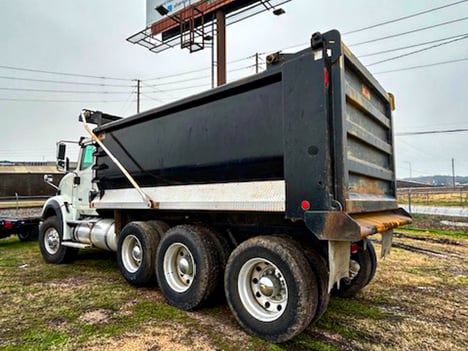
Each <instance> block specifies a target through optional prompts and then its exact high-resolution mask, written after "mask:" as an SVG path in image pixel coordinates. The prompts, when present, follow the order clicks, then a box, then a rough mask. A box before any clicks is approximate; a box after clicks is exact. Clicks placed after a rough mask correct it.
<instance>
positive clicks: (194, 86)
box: [147, 84, 208, 94]
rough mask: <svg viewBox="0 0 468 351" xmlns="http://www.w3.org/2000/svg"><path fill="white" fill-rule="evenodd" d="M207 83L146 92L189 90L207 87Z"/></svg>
mask: <svg viewBox="0 0 468 351" xmlns="http://www.w3.org/2000/svg"><path fill="white" fill-rule="evenodd" d="M207 86H208V84H203V85H191V86H187V87H180V88H171V89H165V90H154V91H148V92H147V93H148V94H154V93H166V92H170V91H180V90H189V89H195V88H203V87H205V88H206V87H207Z"/></svg>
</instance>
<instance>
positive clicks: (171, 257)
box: [163, 243, 197, 293]
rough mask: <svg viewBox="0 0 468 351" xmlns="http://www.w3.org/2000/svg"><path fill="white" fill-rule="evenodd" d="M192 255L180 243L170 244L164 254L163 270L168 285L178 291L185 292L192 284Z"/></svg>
mask: <svg viewBox="0 0 468 351" xmlns="http://www.w3.org/2000/svg"><path fill="white" fill-rule="evenodd" d="M196 268H197V267H196V264H195V260H194V259H193V255H192V253H191V252H190V250H189V249H188V247H187V246H185V245H184V244H182V243H174V244H172V245H170V246H169V247H168V248H167V250H166V253H165V254H164V262H163V270H164V276H165V277H166V282H167V284H168V285H169V287H170V288H171V289H172V290H174V291H176V292H178V293H183V292H186V291H187V290H188V289H190V287H191V286H192V284H193V281H194V279H195V275H196Z"/></svg>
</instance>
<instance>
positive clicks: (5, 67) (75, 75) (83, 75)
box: [0, 65, 132, 81]
mask: <svg viewBox="0 0 468 351" xmlns="http://www.w3.org/2000/svg"><path fill="white" fill-rule="evenodd" d="M0 68H3V69H11V70H14V71H25V72H37V73H46V74H55V75H59V76H70V77H83V78H96V79H109V80H119V81H131V80H132V79H125V78H115V77H105V76H93V75H88V74H79V73H67V72H56V71H45V70H40V69H33V68H24V67H13V66H3V65H0Z"/></svg>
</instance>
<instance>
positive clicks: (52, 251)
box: [39, 216, 78, 264]
mask: <svg viewBox="0 0 468 351" xmlns="http://www.w3.org/2000/svg"><path fill="white" fill-rule="evenodd" d="M62 237H63V234H62V225H61V223H60V221H59V220H58V219H57V217H56V216H51V217H49V218H47V219H46V220H45V221H44V222H43V223H42V225H41V227H40V229H39V248H40V250H41V254H42V257H43V258H44V260H45V261H46V262H48V263H57V264H60V263H66V262H70V261H72V260H73V259H75V258H76V256H77V255H78V249H76V248H72V247H66V246H63V245H62Z"/></svg>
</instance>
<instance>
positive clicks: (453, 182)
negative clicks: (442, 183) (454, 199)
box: [452, 158, 455, 189]
mask: <svg viewBox="0 0 468 351" xmlns="http://www.w3.org/2000/svg"><path fill="white" fill-rule="evenodd" d="M452 184H453V189H455V159H454V158H452Z"/></svg>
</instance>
